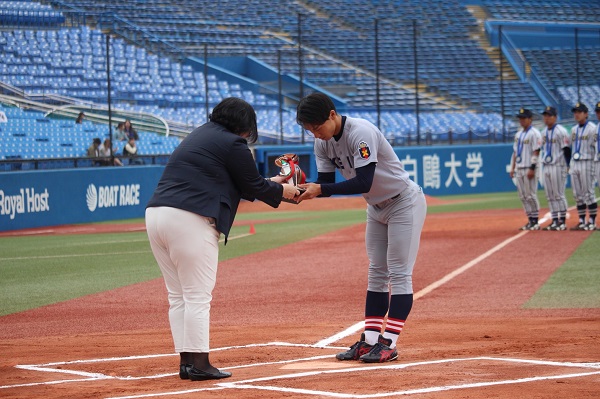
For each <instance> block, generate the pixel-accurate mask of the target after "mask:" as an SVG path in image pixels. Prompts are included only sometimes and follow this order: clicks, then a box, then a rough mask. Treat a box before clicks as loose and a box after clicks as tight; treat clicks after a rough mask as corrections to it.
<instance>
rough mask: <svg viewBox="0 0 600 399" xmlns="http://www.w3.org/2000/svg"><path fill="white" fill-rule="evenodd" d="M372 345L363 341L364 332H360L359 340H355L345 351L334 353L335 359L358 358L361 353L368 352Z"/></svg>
mask: <svg viewBox="0 0 600 399" xmlns="http://www.w3.org/2000/svg"><path fill="white" fill-rule="evenodd" d="M371 348H373V345H369V344H367V343H366V342H365V333H362V334H360V341H356V343H355V344H354V345H352V346H351V347H350V349H349V350H347V351H346V352H340V353H338V354H337V355H335V358H336V359H337V360H358V359H359V358H360V357H361V356H362V355H365V354H367V353H369V351H370V350H371Z"/></svg>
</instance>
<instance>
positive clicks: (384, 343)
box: [360, 335, 398, 363]
mask: <svg viewBox="0 0 600 399" xmlns="http://www.w3.org/2000/svg"><path fill="white" fill-rule="evenodd" d="M391 344H392V340H391V339H387V338H384V337H383V336H382V335H379V340H378V341H377V343H376V344H375V345H373V348H372V349H371V350H370V351H369V353H367V354H366V355H362V356H361V357H360V360H361V361H362V362H365V363H384V362H391V361H392V360H396V359H398V351H397V350H396V348H393V349H392V348H390V345H391Z"/></svg>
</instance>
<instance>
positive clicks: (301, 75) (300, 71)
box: [298, 12, 305, 144]
mask: <svg viewBox="0 0 600 399" xmlns="http://www.w3.org/2000/svg"><path fill="white" fill-rule="evenodd" d="M298 77H299V78H300V83H299V84H300V92H299V96H300V99H302V98H303V97H304V66H303V64H302V13H300V12H299V13H298ZM304 143H305V139H304V135H302V144H304Z"/></svg>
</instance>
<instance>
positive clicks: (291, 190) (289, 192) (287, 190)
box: [282, 184, 300, 200]
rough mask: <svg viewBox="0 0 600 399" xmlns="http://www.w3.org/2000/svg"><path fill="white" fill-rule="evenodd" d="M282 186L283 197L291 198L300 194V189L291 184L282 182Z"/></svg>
mask: <svg viewBox="0 0 600 399" xmlns="http://www.w3.org/2000/svg"><path fill="white" fill-rule="evenodd" d="M282 186H283V195H282V197H283V198H285V199H289V200H291V199H295V198H296V197H297V196H299V195H300V191H299V190H298V189H297V188H296V187H295V186H292V185H291V184H282Z"/></svg>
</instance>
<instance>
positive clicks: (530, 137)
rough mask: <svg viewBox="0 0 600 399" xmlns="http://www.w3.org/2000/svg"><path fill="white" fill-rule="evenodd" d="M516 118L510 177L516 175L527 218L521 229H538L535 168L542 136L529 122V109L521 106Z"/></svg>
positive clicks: (530, 116) (538, 207)
mask: <svg viewBox="0 0 600 399" xmlns="http://www.w3.org/2000/svg"><path fill="white" fill-rule="evenodd" d="M517 118H519V123H520V124H521V128H522V129H521V130H519V131H518V132H517V134H516V135H515V142H514V144H513V156H512V162H511V163H512V165H511V170H510V177H511V179H512V178H514V177H516V180H517V191H518V192H519V198H520V199H521V202H522V203H523V208H524V209H525V213H526V214H527V217H528V219H529V221H528V222H527V224H526V225H524V226H523V227H521V230H539V229H540V225H539V224H538V217H539V212H540V202H539V200H538V197H537V177H536V169H537V165H538V157H539V155H540V147H541V144H542V136H541V134H540V131H539V130H537V129H536V128H535V127H533V125H532V124H531V122H532V120H533V113H532V112H531V110H528V109H525V108H521V109H520V110H519V113H518V114H517Z"/></svg>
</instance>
